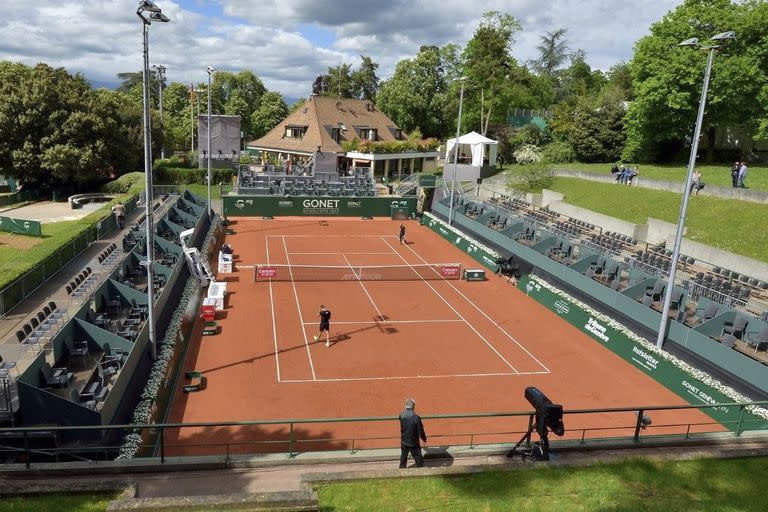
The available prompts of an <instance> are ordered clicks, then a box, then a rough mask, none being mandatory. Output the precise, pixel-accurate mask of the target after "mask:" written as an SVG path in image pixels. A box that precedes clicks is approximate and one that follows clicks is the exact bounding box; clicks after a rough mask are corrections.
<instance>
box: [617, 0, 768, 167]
mask: <svg viewBox="0 0 768 512" xmlns="http://www.w3.org/2000/svg"><path fill="white" fill-rule="evenodd" d="M727 30H735V31H736V35H737V37H738V40H737V41H736V42H735V43H731V44H728V45H727V46H725V47H723V48H722V49H720V50H719V51H717V53H716V55H715V57H714V64H713V67H712V78H711V81H710V86H709V96H708V98H707V113H706V115H705V116H704V125H703V131H702V133H703V134H704V138H703V139H702V146H703V148H704V150H705V151H706V156H707V159H708V160H711V159H712V158H713V156H714V138H715V137H714V136H715V128H716V127H718V126H731V127H732V126H741V127H744V128H745V129H746V131H747V133H748V134H749V135H751V136H755V137H762V138H765V137H768V121H766V119H768V46H767V45H766V44H765V41H764V39H765V34H766V33H767V32H768V4H767V3H766V2H761V1H757V0H748V1H745V2H742V3H734V2H731V1H729V0H707V1H703V0H686V1H685V2H683V4H681V5H680V6H678V7H677V8H675V9H674V10H672V11H671V12H669V13H668V14H667V15H666V16H665V17H664V18H662V19H661V20H660V21H658V22H656V23H654V24H653V25H651V33H650V35H648V36H646V37H644V38H642V39H640V41H638V43H637V45H636V47H635V54H634V57H633V58H632V62H631V64H630V69H631V72H632V82H633V87H634V90H635V94H636V98H635V100H634V101H633V102H632V104H631V106H630V108H629V113H628V132H627V145H626V148H625V150H624V155H623V156H624V158H626V159H632V160H663V159H669V158H672V157H674V156H675V155H676V154H678V153H680V152H681V150H683V149H684V147H683V146H684V141H685V140H686V138H690V137H691V136H692V134H693V125H694V122H695V119H696V112H697V109H698V102H699V97H700V91H701V86H702V80H703V76H704V68H705V60H706V52H699V51H693V50H692V49H691V48H687V47H680V46H678V43H679V42H680V41H683V40H686V39H688V38H690V37H698V38H699V40H700V41H701V42H702V43H708V42H709V38H710V37H711V36H713V35H714V34H717V33H720V32H725V31H727Z"/></svg>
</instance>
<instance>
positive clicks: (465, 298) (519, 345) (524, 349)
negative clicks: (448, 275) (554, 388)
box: [387, 244, 550, 373]
mask: <svg viewBox="0 0 768 512" xmlns="http://www.w3.org/2000/svg"><path fill="white" fill-rule="evenodd" d="M387 245H389V244H387ZM406 247H407V248H408V250H409V251H411V252H412V253H413V254H415V255H416V256H417V257H418V258H419V259H420V260H421V261H423V262H424V263H427V260H425V259H424V258H422V257H421V255H420V254H419V253H417V252H416V251H415V250H413V249H412V248H411V246H409V245H407V246H406ZM432 270H433V271H434V272H435V273H437V272H436V271H435V269H432ZM445 282H446V283H448V285H449V286H450V287H451V288H453V289H454V290H456V293H458V294H459V295H461V296H462V297H464V300H466V301H467V302H469V303H470V304H472V307H474V308H475V309H476V310H478V311H479V312H480V313H481V314H482V315H483V316H484V317H485V318H487V319H488V320H489V321H490V322H491V323H492V324H493V325H495V326H496V327H497V328H498V329H499V330H500V331H501V332H503V333H504V334H506V335H507V337H508V338H509V339H511V340H512V341H513V342H514V343H515V344H516V345H517V346H518V347H520V348H521V349H522V350H523V351H524V352H525V353H526V354H528V355H529V356H531V359H533V360H534V361H536V362H537V363H538V364H539V366H541V367H542V368H544V369H545V370H546V372H547V373H550V369H549V368H547V367H546V365H545V364H544V363H542V362H541V361H539V360H538V359H537V358H536V356H534V355H533V354H531V353H530V352H529V351H528V349H527V348H525V347H524V346H523V345H521V344H520V342H519V341H517V339H515V337H514V336H512V335H511V334H509V333H508V332H507V331H505V330H504V328H503V327H502V326H500V325H499V324H497V323H496V321H495V320H494V319H493V318H491V317H490V316H488V314H486V312H485V311H483V310H482V309H480V308H479V307H477V305H476V304H475V303H474V302H472V301H471V300H469V298H468V297H467V296H466V295H464V294H463V293H461V290H459V289H458V288H456V287H455V286H453V283H451V282H450V281H447V280H446V281H445Z"/></svg>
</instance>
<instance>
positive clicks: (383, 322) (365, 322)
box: [304, 318, 464, 325]
mask: <svg viewBox="0 0 768 512" xmlns="http://www.w3.org/2000/svg"><path fill="white" fill-rule="evenodd" d="M463 321H464V320H461V319H460V318H452V319H450V320H359V321H355V320H351V321H348V322H333V325H388V324H443V323H451V322H459V323H461V322H463ZM316 323H317V322H305V323H304V325H315V324H316Z"/></svg>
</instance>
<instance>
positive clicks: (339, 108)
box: [336, 101, 341, 110]
mask: <svg viewBox="0 0 768 512" xmlns="http://www.w3.org/2000/svg"><path fill="white" fill-rule="evenodd" d="M336 109H337V110H341V102H340V101H337V102H336Z"/></svg>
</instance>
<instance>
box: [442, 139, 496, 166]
mask: <svg viewBox="0 0 768 512" xmlns="http://www.w3.org/2000/svg"><path fill="white" fill-rule="evenodd" d="M455 145H456V139H448V143H447V144H446V149H445V161H446V162H450V163H453V148H454V146H455ZM498 147H499V143H498V142H496V141H495V140H493V139H489V138H488V137H483V136H482V135H480V134H479V133H477V132H469V133H467V134H464V135H462V136H461V137H459V163H466V164H469V165H473V166H476V167H481V166H483V165H496V153H497V151H498Z"/></svg>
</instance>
